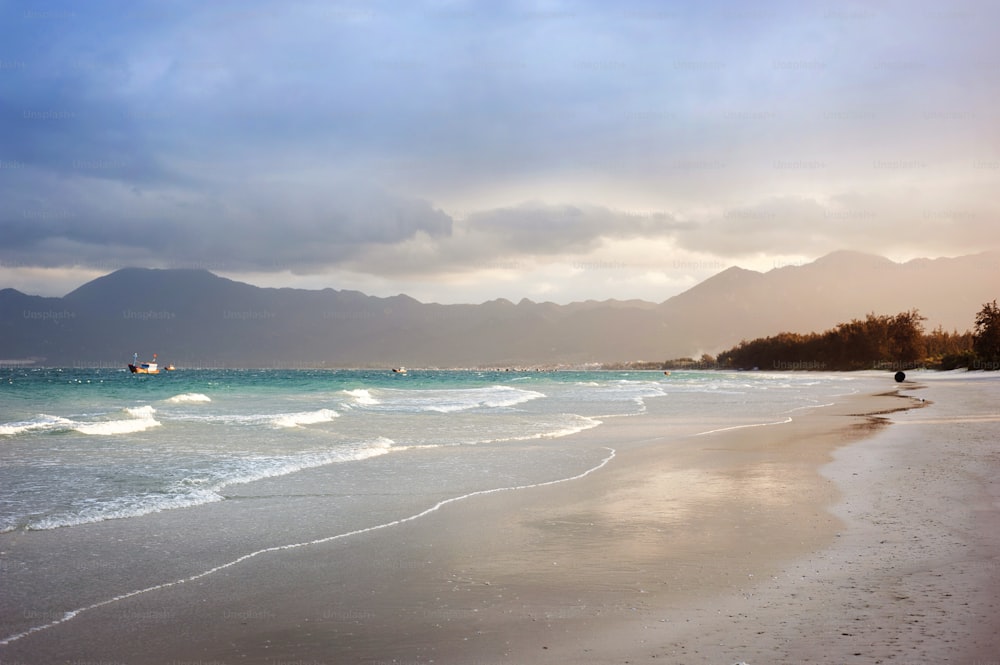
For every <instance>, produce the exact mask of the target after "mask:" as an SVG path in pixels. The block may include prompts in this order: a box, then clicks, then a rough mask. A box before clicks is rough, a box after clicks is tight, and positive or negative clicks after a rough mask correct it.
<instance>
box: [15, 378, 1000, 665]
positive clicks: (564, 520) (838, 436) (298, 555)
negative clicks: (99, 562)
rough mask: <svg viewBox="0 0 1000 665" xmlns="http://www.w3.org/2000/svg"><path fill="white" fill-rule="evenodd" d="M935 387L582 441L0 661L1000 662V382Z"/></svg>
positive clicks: (92, 613)
mask: <svg viewBox="0 0 1000 665" xmlns="http://www.w3.org/2000/svg"><path fill="white" fill-rule="evenodd" d="M928 383H929V384H930V387H929V388H927V389H923V390H909V391H907V392H909V393H912V394H913V395H918V393H919V397H924V398H927V399H928V400H930V401H933V404H930V405H929V406H928V405H927V402H920V401H918V400H917V399H914V398H910V397H900V396H897V395H894V394H882V395H878V396H853V397H845V398H842V399H839V400H838V401H837V403H836V404H834V405H831V406H826V407H822V408H817V409H810V410H803V411H799V412H796V413H795V414H792V415H793V419H792V421H791V422H787V423H784V424H774V425H768V426H759V427H744V428H740V429H722V431H716V432H712V433H707V434H701V435H691V434H688V435H685V436H682V437H679V438H678V437H676V436H674V435H671V436H669V437H665V436H664V430H665V428H666V425H665V423H661V422H658V421H657V419H656V417H655V416H654V415H649V416H644V417H642V418H625V419H619V420H617V421H614V422H610V423H608V424H606V425H605V426H603V427H601V428H598V429H597V430H591V431H589V432H585V433H581V434H580V435H577V436H578V437H580V439H581V442H584V443H586V442H589V443H591V444H596V443H599V444H600V445H601V446H606V447H607V448H608V450H604V451H603V452H602V453H601V454H600V455H598V456H596V457H594V459H593V460H591V461H589V462H588V464H589V467H588V468H592V469H594V471H593V472H592V473H589V474H588V475H585V476H583V477H580V478H577V479H574V480H571V481H567V482H560V483H554V484H548V485H543V486H539V487H532V488H527V489H519V490H517V491H504V492H492V493H488V494H480V495H475V496H470V497H468V498H465V499H463V500H461V501H455V502H452V503H449V504H447V505H444V506H441V507H440V508H439V509H438V510H434V511H432V512H429V513H427V514H426V515H423V516H421V517H420V518H419V519H413V520H410V521H406V522H403V523H399V524H395V525H393V526H391V527H389V528H384V529H377V530H372V531H368V532H365V533H362V534H358V535H356V536H354V537H350V538H344V539H337V540H331V541H329V542H325V543H319V544H314V545H310V546H308V547H301V548H294V549H288V550H281V551H275V552H270V553H265V554H262V555H261V556H257V557H253V558H251V559H248V560H245V561H243V562H241V563H239V564H236V565H233V566H229V567H226V568H224V569H220V570H218V571H217V572H215V573H213V574H211V575H208V576H204V577H199V578H196V579H190V580H189V581H187V582H184V583H181V584H173V585H170V586H168V587H165V588H162V589H158V590H152V591H149V592H147V593H142V594H138V595H135V596H132V597H129V598H124V599H122V600H119V601H116V602H113V603H109V604H107V605H102V606H100V607H96V608H94V609H91V610H88V611H86V612H83V613H81V614H79V615H78V616H76V617H74V618H72V619H71V620H69V621H66V622H64V623H60V624H59V625H55V626H53V627H51V628H49V629H46V630H43V631H39V632H37V633H34V634H31V635H28V636H26V637H24V638H21V639H18V640H16V641H13V642H11V643H10V644H8V645H6V646H4V647H0V661H2V662H4V663H6V662H19V663H55V662H74V661H76V662H88V663H106V664H110V663H176V664H177V665H180V664H181V663H200V664H201V665H207V664H208V663H268V664H271V665H278V664H279V663H285V664H288V665H291V664H292V663H297V664H299V665H303V664H305V663H308V664H310V665H318V664H320V663H331V664H332V663H397V664H399V663H429V662H434V663H463V664H479V665H486V664H491V663H492V664H501V663H508V664H513V663H636V662H671V663H720V664H723V665H727V664H730V663H734V662H739V661H746V662H749V663H754V664H758V663H786V662H787V663H793V662H794V663H799V662H822V663H829V662H859V663H875V662H894V661H895V662H906V663H912V662H954V663H967V664H968V665H974V664H976V663H978V664H979V665H982V664H983V663H986V662H991V661H1000V638H997V637H996V634H997V633H998V629H1000V619H998V618H997V617H998V616H1000V612H998V609H1000V607H998V605H1000V603H998V602H997V601H996V600H994V599H996V598H998V597H1000V594H998V593H997V591H1000V589H998V588H997V586H998V585H997V580H998V579H1000V569H998V567H1000V563H998V562H1000V559H998V558H997V557H998V555H997V554H996V553H997V552H1000V548H998V545H1000V542H998V541H1000V528H998V527H1000V520H998V515H1000V488H998V486H997V484H996V483H994V482H993V481H992V479H993V478H997V477H998V473H997V471H1000V447H998V444H997V442H996V437H995V434H994V433H995V432H996V431H997V429H998V426H1000V416H997V413H998V411H997V408H998V406H997V405H998V401H997V397H1000V390H998V389H997V385H996V384H997V383H998V382H996V381H993V382H984V381H969V380H963V379H962V378H961V377H956V378H953V377H944V378H943V379H942V380H936V381H929V382H928ZM888 387H889V384H888V383H887V388H888ZM909 387H910V388H915V386H909ZM904 394H906V393H904ZM920 406H926V408H913V409H912V410H908V411H898V409H901V408H908V407H920ZM890 420H891V421H893V424H891V425H889V424H888V422H889V421H890ZM720 429H721V428H720ZM692 431H693V430H692ZM610 449H614V456H613V457H611V450H610ZM602 456H603V457H602ZM602 459H604V460H607V461H606V463H604V462H602ZM598 463H601V464H603V465H602V466H600V464H598ZM598 466H600V468H597V467H598ZM227 503H229V502H227ZM220 509H221V508H220ZM175 512H182V511H175ZM173 519H176V517H174V518H173ZM212 526H213V528H215V529H221V530H224V528H225V525H224V524H218V523H216V524H214V525H212ZM267 527H268V524H267V523H262V524H261V529H266V528H267ZM113 528H116V527H114V525H112V526H109V527H108V529H113ZM108 533H113V532H112V531H110V530H109V531H108ZM28 535H32V536H34V535H36V534H28ZM37 535H38V536H39V537H41V538H45V537H53V536H51V535H49V536H46V535H45V534H37ZM149 535H150V538H151V539H153V538H154V537H155V535H156V534H152V533H151V534H149ZM276 542H277V541H276ZM285 542H294V540H293V541H285ZM129 546H130V547H133V548H134V549H135V551H136V556H138V557H143V556H145V555H144V554H143V553H142V547H141V543H138V544H137V543H131V544H129ZM149 561H150V562H151V563H154V564H155V565H162V566H165V567H169V566H170V565H171V563H170V562H169V560H163V561H159V560H157V559H155V557H154V556H153V555H152V554H150V555H149ZM193 569H198V567H197V566H194V567H193ZM202 569H204V568H202ZM102 572H103V571H102ZM140 577H141V576H139V575H137V581H138V579H139V578H140ZM166 577H167V578H170V579H173V578H171V576H170V575H169V574H168V575H166ZM129 584H130V580H125V581H124V582H122V583H121V588H122V589H128V588H133V589H134V588H142V587H141V586H140V587H136V586H135V585H133V586H131V587H130V586H129ZM35 605H36V606H41V604H40V603H37V602H36V603H35ZM34 619H40V620H44V619H55V620H58V617H37V618H34ZM35 623H38V621H35Z"/></svg>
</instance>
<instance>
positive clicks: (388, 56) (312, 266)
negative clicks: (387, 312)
mask: <svg viewBox="0 0 1000 665" xmlns="http://www.w3.org/2000/svg"><path fill="white" fill-rule="evenodd" d="M998 24H1000V3H996V2H966V3H963V2H961V0H959V1H957V2H949V1H947V0H940V1H938V2H920V1H899V2H893V1H886V2H876V1H867V2H857V3H854V2H850V1H824V0H811V1H809V2H801V1H799V0H792V1H788V2H784V1H781V0H777V1H772V2H768V1H766V0H764V1H762V2H740V1H734V2H693V1H692V2H681V1H677V0H671V1H669V2H667V1H664V2H621V3H614V2H603V1H594V2H587V1H580V2H558V1H537V2H528V1H510V2H482V3H471V2H468V3H467V2H447V1H443V0H439V1H433V0H427V1H420V0H414V1H411V2H383V1H380V0H359V1H357V2H350V1H348V2H342V3H333V2H327V1H319V0H317V1H316V2H311V1H302V2H294V1H293V2H286V3H257V2H252V1H250V0H238V1H233V2H226V1H224V0H222V1H218V2H209V3H206V2H201V1H194V0H191V1H188V0H171V1H169V2H166V1H164V2H156V3H137V2H133V1H127V0H123V1H121V2H113V1H105V2H100V3H97V2H94V3H89V2H88V3H82V2H77V1H73V2H58V1H49V2H44V3H38V4H36V3H33V2H6V1H3V0H0V287H6V286H12V287H15V288H18V289H21V290H24V291H27V292H31V293H38V294H43V295H62V294H64V293H65V292H67V291H69V290H71V289H72V288H75V287H76V286H78V285H79V284H81V283H83V282H85V281H87V280H88V279H91V278H93V277H96V276H98V275H101V274H104V273H107V272H110V271H112V270H114V269H117V268H120V267H124V266H130V265H138V266H148V267H168V268H184V267H198V268H208V269H210V270H212V271H214V272H217V273H220V274H223V275H226V276H231V277H234V278H238V279H242V280H244V281H249V282H251V283H254V284H258V285H262V286H301V287H307V288H324V287H333V288H350V289H357V290H360V291H364V292H366V293H370V294H373V295H392V294H396V293H400V292H403V293H408V294H410V295H412V296H414V297H416V298H418V299H420V300H424V301H437V302H481V301H484V300H488V299H492V298H497V297H505V298H509V299H511V300H515V301H516V300H519V299H520V298H522V297H528V298H531V299H534V300H552V301H555V302H561V303H564V302H569V301H573V300H583V299H588V298H596V299H604V298H620V299H627V298H643V299H647V300H653V301H662V300H665V299H666V298H668V297H670V296H671V295H674V294H676V293H678V292H680V291H683V290H684V289H686V288H688V287H690V286H692V285H694V284H695V283H697V282H698V281H700V280H702V279H704V278H706V277H708V276H710V275H712V274H714V273H717V272H719V271H721V270H723V269H725V268H726V267H728V266H731V265H740V266H743V267H747V268H753V269H758V270H767V269H770V268H773V267H775V266H781V265H787V264H790V263H800V262H805V261H809V260H812V259H814V258H816V257H818V256H821V255H823V254H826V253H828V252H830V251H833V250H836V249H856V250H861V251H866V252H871V253H877V254H882V255H885V256H889V257H890V258H893V259H896V260H905V259H909V258H913V257H918V256H927V257H937V256H956V255H961V254H969V253H975V252H979V251H983V250H987V249H997V248H1000V224H998V220H1000V215H998V207H1000V198H998V197H997V195H996V193H997V191H1000V187H998V185H1000V117H998V116H1000V104H998V102H1000V49H998V48H997V47H996V46H995V44H996V39H995V31H996V26H997V25H998Z"/></svg>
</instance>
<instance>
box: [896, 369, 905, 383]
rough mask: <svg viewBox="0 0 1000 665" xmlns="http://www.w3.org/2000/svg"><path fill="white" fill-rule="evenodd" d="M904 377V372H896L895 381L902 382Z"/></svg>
mask: <svg viewBox="0 0 1000 665" xmlns="http://www.w3.org/2000/svg"><path fill="white" fill-rule="evenodd" d="M905 379H906V374H903V373H902V372H896V383H902V382H903V381H904V380H905Z"/></svg>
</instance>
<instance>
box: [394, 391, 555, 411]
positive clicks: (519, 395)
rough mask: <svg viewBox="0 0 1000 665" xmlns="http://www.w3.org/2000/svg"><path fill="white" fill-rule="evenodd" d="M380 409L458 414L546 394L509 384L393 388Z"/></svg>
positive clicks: (516, 402)
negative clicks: (483, 386) (484, 386)
mask: <svg viewBox="0 0 1000 665" xmlns="http://www.w3.org/2000/svg"><path fill="white" fill-rule="evenodd" d="M382 397H383V400H382V403H381V404H380V405H379V409H380V410H385V411H402V412H410V413H413V412H435V413H456V412H458V411H469V410H471V409H500V408H505V407H511V406H516V405H518V404H523V403H525V402H530V401H531V400H535V399H539V398H542V397H545V394H544V393H540V392H537V391H535V390H524V389H523V388H511V387H510V386H490V387H487V388H469V389H457V390H456V389H447V390H390V389H387V390H385V391H384V394H383V395H382Z"/></svg>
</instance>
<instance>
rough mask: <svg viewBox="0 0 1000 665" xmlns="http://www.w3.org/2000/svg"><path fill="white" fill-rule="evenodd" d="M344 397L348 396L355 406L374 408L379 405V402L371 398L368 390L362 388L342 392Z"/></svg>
mask: <svg viewBox="0 0 1000 665" xmlns="http://www.w3.org/2000/svg"><path fill="white" fill-rule="evenodd" d="M343 392H344V394H345V395H350V396H351V397H352V398H353V401H354V403H355V404H359V405H361V406H374V405H376V404H380V402H379V401H378V400H377V399H375V397H373V396H372V393H371V391H370V390H365V389H364V388H358V389H357V390H345V391H343Z"/></svg>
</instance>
